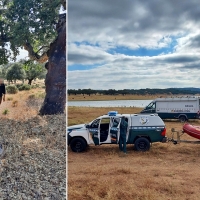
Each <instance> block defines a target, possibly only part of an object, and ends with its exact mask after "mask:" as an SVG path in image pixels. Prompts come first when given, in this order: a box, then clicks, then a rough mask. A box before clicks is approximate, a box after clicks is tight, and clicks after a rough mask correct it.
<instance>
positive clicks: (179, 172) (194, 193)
mask: <svg viewBox="0 0 200 200" xmlns="http://www.w3.org/2000/svg"><path fill="white" fill-rule="evenodd" d="M74 109H75V108H69V109H68V113H69V121H68V123H69V124H70V123H71V120H72V119H71V118H70V116H71V115H73V112H74ZM81 111H82V115H81V114H80V113H79V114H80V116H79V117H77V120H78V118H80V120H79V121H81V117H82V118H84V115H85V113H84V111H83V110H81ZM88 111H89V110H88V109H87V112H88ZM104 112H105V111H104V109H102V113H104ZM91 113H92V108H91ZM123 113H125V112H123ZM128 113H130V112H128ZM74 115H75V114H74ZM94 115H95V114H94ZM96 115H97V114H96ZM96 117H98V116H96ZM73 122H74V121H73ZM81 122H82V121H81ZM190 123H191V124H194V125H200V121H198V120H191V121H190ZM165 124H166V128H167V136H168V137H171V128H175V129H176V130H182V126H183V124H182V123H180V122H179V121H169V120H168V121H165ZM181 139H183V140H195V139H194V138H192V137H190V136H188V135H187V134H186V133H185V134H184V135H183V136H181ZM127 150H128V154H127V155H126V156H124V154H121V153H120V152H119V149H118V146H117V145H101V146H89V148H87V151H85V152H83V153H74V152H72V151H71V149H70V148H68V160H67V161H68V169H67V172H68V174H67V178H68V199H69V200H72V199H76V200H79V199H80V200H83V199H85V200H89V199H91V200H92V199H94V200H99V199H107V200H117V199H119V200H120V199H121V200H122V199H123V200H126V199H127V200H128V199H134V200H157V199H159V200H198V199H199V186H200V179H199V177H200V170H199V169H200V144H187V143H180V144H177V145H174V144H173V143H172V142H168V143H153V144H152V146H151V148H150V151H148V152H136V151H134V150H133V145H127Z"/></svg>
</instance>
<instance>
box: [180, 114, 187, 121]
mask: <svg viewBox="0 0 200 200" xmlns="http://www.w3.org/2000/svg"><path fill="white" fill-rule="evenodd" d="M186 120H187V118H186V117H185V116H184V115H181V116H180V117H179V121H180V122H182V123H184V122H185V121H186Z"/></svg>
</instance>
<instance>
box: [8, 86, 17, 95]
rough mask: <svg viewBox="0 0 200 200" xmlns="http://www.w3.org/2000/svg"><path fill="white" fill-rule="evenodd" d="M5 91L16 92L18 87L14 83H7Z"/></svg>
mask: <svg viewBox="0 0 200 200" xmlns="http://www.w3.org/2000/svg"><path fill="white" fill-rule="evenodd" d="M6 92H7V93H8V94H16V93H17V92H18V89H17V87H16V86H15V85H8V86H6Z"/></svg>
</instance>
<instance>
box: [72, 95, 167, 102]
mask: <svg viewBox="0 0 200 200" xmlns="http://www.w3.org/2000/svg"><path fill="white" fill-rule="evenodd" d="M165 96H167V95H162V97H165ZM168 96H169V95H168ZM159 97H161V95H121V94H120V95H100V94H97V95H95V94H92V95H90V96H89V95H84V96H83V95H82V94H77V95H68V101H105V100H151V99H156V98H159Z"/></svg>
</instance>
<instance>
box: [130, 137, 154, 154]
mask: <svg viewBox="0 0 200 200" xmlns="http://www.w3.org/2000/svg"><path fill="white" fill-rule="evenodd" d="M134 149H135V150H136V151H148V150H149V149H150V142H149V140H148V139H146V138H144V137H141V138H138V139H137V140H136V141H135V144H134Z"/></svg>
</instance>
